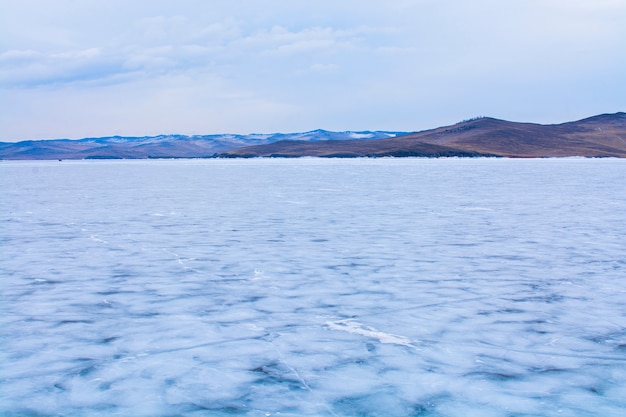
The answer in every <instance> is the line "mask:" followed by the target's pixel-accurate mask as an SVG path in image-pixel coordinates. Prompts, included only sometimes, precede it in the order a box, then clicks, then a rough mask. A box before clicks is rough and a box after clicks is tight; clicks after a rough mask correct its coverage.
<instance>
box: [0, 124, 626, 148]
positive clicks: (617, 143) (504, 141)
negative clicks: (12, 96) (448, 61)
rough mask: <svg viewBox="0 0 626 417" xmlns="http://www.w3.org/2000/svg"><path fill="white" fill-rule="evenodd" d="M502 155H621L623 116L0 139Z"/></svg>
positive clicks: (45, 144) (62, 144)
mask: <svg viewBox="0 0 626 417" xmlns="http://www.w3.org/2000/svg"><path fill="white" fill-rule="evenodd" d="M300 156H320V157H382V156H395V157H403V156H421V157H440V156H461V157H471V156H501V157H513V158H538V157H567V156H586V157H618V158H626V113H623V112H620V113H614V114H602V115H599V116H593V117H589V118H587V119H583V120H578V121H575V122H567V123H561V124H553V125H541V124H536V123H517V122H509V121H505V120H498V119H493V118H490V117H480V118H475V119H471V120H466V121H462V122H460V123H457V124H455V125H451V126H444V127H439V128H436V129H430V130H425V131H421V132H416V133H406V132H385V131H362V132H353V131H346V132H331V131H327V130H313V131H310V132H301V133H274V134H250V135H229V134H226V135H202V136H200V135H198V136H184V135H161V136H146V137H121V136H112V137H103V138H85V139H80V140H68V139H55V140H32V141H22V142H17V143H6V142H4V143H3V142H0V159H4V160H10V159H145V158H210V157H222V158H250V157H300Z"/></svg>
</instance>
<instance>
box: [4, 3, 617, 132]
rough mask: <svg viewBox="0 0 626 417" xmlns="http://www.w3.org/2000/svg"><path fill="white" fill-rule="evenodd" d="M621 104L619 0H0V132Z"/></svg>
mask: <svg viewBox="0 0 626 417" xmlns="http://www.w3.org/2000/svg"><path fill="white" fill-rule="evenodd" d="M617 111H626V0H471V1H470V0H384V1H382V0H381V1H378V0H358V1H357V0H311V1H309V0H298V1H296V0H246V1H243V0H206V1H199V0H176V1H174V0H54V1H50V0H0V141H17V140H24V139H51V138H82V137H94V136H108V135H127V136H137V135H156V134H160V133H181V134H209V133H252V132H256V133H270V132H294V131H307V130H313V129H317V128H322V129H328V130H400V131H415V130H423V129H427V128H431V127H437V126H441V125H446V124H452V123H455V122H457V121H459V120H462V119H466V118H470V117H474V116H479V115H486V116H492V117H497V118H501V119H506V120H512V121H532V122H539V123H560V122H565V121H569V120H577V119H580V118H584V117H587V116H592V115H595V114H600V113H614V112H617Z"/></svg>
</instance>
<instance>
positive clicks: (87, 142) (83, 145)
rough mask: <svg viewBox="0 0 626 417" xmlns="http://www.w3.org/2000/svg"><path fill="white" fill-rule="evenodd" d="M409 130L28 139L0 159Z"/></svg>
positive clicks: (148, 153) (139, 152)
mask: <svg viewBox="0 0 626 417" xmlns="http://www.w3.org/2000/svg"><path fill="white" fill-rule="evenodd" d="M406 133H407V132H382V131H372V132H370V131H362V132H353V131H346V132H331V131H327V130H321V129H320V130H313V131H310V132H300V133H273V134H250V135H231V134H224V135H197V136H185V135H160V136H144V137H123V136H110V137H102V138H85V139H78V140H69V139H52V140H28V141H22V142H17V143H8V142H0V159H4V160H15V159H22V160H24V159H31V160H34V159H147V158H210V157H213V156H215V155H216V154H218V153H223V152H227V151H229V150H232V149H236V148H241V147H244V146H251V145H262V144H269V143H273V142H276V141H283V140H290V141H296V142H317V141H340V140H346V139H350V140H357V141H369V140H376V139H381V138H389V137H395V136H398V135H405V134H406Z"/></svg>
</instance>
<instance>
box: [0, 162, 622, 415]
mask: <svg viewBox="0 0 626 417" xmlns="http://www.w3.org/2000/svg"><path fill="white" fill-rule="evenodd" d="M625 179H626V161H625V160H617V159H532V160H511V159H456V158H451V159H412V158H410V159H350V160H346V159H343V160H342V159H331V160H327V159H286V160H278V159H253V160H157V161H62V162H58V161H54V162H41V161H40V162H25V161H22V162H1V163H0V192H1V199H0V215H1V219H0V220H1V223H0V227H1V229H0V238H1V246H0V277H1V285H0V290H1V296H0V320H1V321H0V348H1V349H0V350H1V353H0V355H1V356H0V364H1V365H0V366H1V368H0V415H1V416H3V417H5V416H70V417H75V416H76V417H78V416H81V417H92V416H124V417H131V416H151V417H165V416H169V417H173V416H194V417H196V416H197V417H201V416H202V417H204V416H206V417H209V416H211V417H212V416H254V417H257V416H259V417H269V416H278V417H281V416H282V417H295V416H336V417H338V416H340V417H348V416H350V417H352V416H354V417H356V416H361V417H366V416H371V417H412V416H433V417H434V416H437V417H472V416H477V417H478V416H480V417H513V416H515V417H523V416H576V417H586V416H602V417H612V416H624V415H626V180H625Z"/></svg>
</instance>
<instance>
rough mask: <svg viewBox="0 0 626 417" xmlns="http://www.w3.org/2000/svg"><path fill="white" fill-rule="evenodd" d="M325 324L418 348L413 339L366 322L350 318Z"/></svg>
mask: <svg viewBox="0 0 626 417" xmlns="http://www.w3.org/2000/svg"><path fill="white" fill-rule="evenodd" d="M325 325H326V326H327V327H328V328H329V329H331V330H339V331H344V332H348V333H352V334H358V335H361V336H365V337H369V338H371V339H376V340H378V341H379V342H380V343H388V344H393V345H402V346H408V347H411V348H416V346H415V345H414V344H413V343H412V342H411V340H410V339H407V338H406V337H403V336H398V335H395V334H391V333H385V332H381V331H379V330H377V329H375V328H373V327H368V326H365V325H364V324H362V323H359V322H357V321H354V320H350V319H348V320H339V321H328V322H326V323H325Z"/></svg>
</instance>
